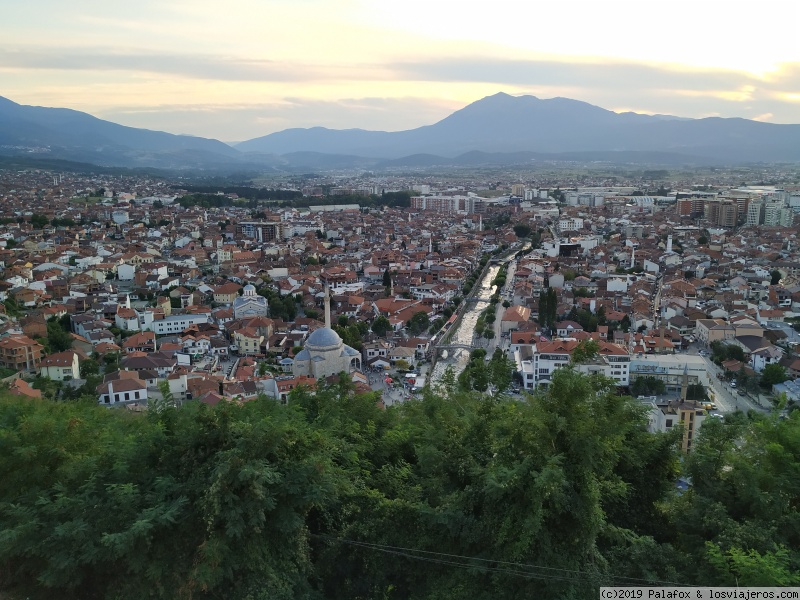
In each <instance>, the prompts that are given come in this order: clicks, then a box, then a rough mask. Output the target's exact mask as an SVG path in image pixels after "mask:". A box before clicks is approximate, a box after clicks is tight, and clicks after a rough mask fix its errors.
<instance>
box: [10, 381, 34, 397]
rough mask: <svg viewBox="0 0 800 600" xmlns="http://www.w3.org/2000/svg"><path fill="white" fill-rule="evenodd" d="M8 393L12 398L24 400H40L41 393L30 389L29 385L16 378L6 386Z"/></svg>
mask: <svg viewBox="0 0 800 600" xmlns="http://www.w3.org/2000/svg"><path fill="white" fill-rule="evenodd" d="M8 393H9V394H13V395H14V396H24V397H25V398H41V397H42V391H41V390H37V389H34V388H32V387H31V384H30V383H28V382H27V381H25V380H24V379H22V378H21V377H17V378H16V379H14V381H12V382H11V383H10V384H9V386H8Z"/></svg>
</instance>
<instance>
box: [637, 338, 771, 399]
mask: <svg viewBox="0 0 800 600" xmlns="http://www.w3.org/2000/svg"><path fill="white" fill-rule="evenodd" d="M692 350H693V352H689V353H678V354H666V355H652V354H651V355H644V356H637V357H634V358H633V360H632V361H631V369H633V367H634V366H635V365H637V364H640V365H653V366H655V365H656V364H657V365H658V366H660V367H666V368H667V369H669V371H670V372H671V373H672V374H673V375H674V374H678V373H680V372H682V371H683V368H684V366H688V368H689V373H690V374H691V375H697V376H698V377H699V379H700V383H702V384H703V385H705V386H706V387H709V388H711V390H712V391H713V393H714V402H715V403H716V405H717V409H718V411H719V412H720V413H723V414H724V413H732V412H735V411H737V410H744V411H747V410H756V411H759V412H766V411H768V410H769V408H767V407H764V406H761V405H759V404H758V402H757V401H756V400H755V399H753V398H751V397H750V396H740V395H739V393H738V390H737V389H735V388H732V387H731V386H730V383H728V382H727V381H723V380H720V379H718V378H717V374H719V373H722V369H721V368H720V367H718V366H717V365H715V364H714V363H713V362H712V361H711V359H710V358H709V357H707V356H701V355H700V354H699V353H698V352H697V349H692ZM642 374H645V373H642Z"/></svg>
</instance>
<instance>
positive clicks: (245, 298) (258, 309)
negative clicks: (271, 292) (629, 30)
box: [233, 285, 269, 319]
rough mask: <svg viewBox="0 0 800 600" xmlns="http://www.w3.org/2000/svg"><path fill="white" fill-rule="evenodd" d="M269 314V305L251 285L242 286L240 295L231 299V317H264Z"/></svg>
mask: <svg viewBox="0 0 800 600" xmlns="http://www.w3.org/2000/svg"><path fill="white" fill-rule="evenodd" d="M268 314H269V306H268V304H267V299H266V298H264V296H259V295H258V294H257V293H256V288H255V287H254V286H252V285H246V286H244V290H242V295H241V296H239V297H238V298H235V299H234V301H233V318H234V319H243V318H246V317H266V316H267V315H268Z"/></svg>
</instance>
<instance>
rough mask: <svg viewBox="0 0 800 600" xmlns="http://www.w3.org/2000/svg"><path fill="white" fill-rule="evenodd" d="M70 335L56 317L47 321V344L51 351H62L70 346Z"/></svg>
mask: <svg viewBox="0 0 800 600" xmlns="http://www.w3.org/2000/svg"><path fill="white" fill-rule="evenodd" d="M72 341H73V340H72V335H71V334H70V333H69V329H64V328H63V326H62V322H61V321H59V320H58V319H57V318H56V317H52V318H50V319H48V321H47V344H48V346H49V348H50V351H51V352H63V351H65V350H69V349H70V348H71V347H72Z"/></svg>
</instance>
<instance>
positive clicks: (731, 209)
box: [717, 201, 739, 227]
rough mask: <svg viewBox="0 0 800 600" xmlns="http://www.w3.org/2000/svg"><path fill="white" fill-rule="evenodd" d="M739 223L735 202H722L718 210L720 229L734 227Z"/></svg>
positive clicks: (737, 206)
mask: <svg viewBox="0 0 800 600" xmlns="http://www.w3.org/2000/svg"><path fill="white" fill-rule="evenodd" d="M738 223H739V204H738V203H737V202H732V201H731V202H723V203H722V204H721V205H720V210H719V222H718V223H717V224H718V225H719V226H720V227H736V225H737V224H738Z"/></svg>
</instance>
